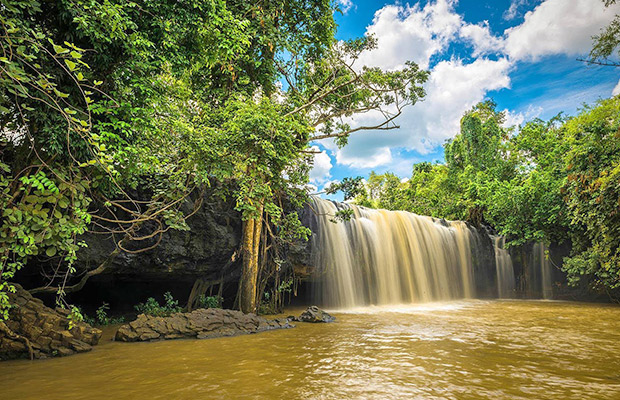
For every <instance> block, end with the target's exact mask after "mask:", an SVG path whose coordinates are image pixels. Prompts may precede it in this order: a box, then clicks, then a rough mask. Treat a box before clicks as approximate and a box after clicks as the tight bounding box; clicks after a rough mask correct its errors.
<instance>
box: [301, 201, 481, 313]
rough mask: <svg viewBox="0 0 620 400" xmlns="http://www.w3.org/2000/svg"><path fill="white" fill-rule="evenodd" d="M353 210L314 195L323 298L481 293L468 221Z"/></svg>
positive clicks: (334, 303) (355, 301) (393, 300)
mask: <svg viewBox="0 0 620 400" xmlns="http://www.w3.org/2000/svg"><path fill="white" fill-rule="evenodd" d="M341 207H350V208H351V209H352V210H353V217H352V218H351V220H350V221H346V222H337V223H333V222H331V221H330V220H333V218H334V215H335V214H336V212H337V211H338V206H337V205H336V204H335V203H333V202H331V201H327V200H322V199H319V198H314V199H313V200H312V208H313V209H314V212H315V213H316V215H317V216H318V218H319V224H318V232H317V234H316V235H315V236H314V238H313V249H314V254H315V257H316V264H315V265H317V266H318V267H319V268H318V270H319V271H321V272H320V274H321V276H319V277H317V279H316V280H317V295H318V298H319V299H318V300H319V301H320V302H321V303H323V304H325V305H328V306H330V307H340V308H347V307H354V306H363V305H368V304H398V303H412V302H428V301H436V300H448V299H455V298H471V297H474V296H475V289H474V279H473V268H472V249H471V245H470V242H471V235H472V233H471V231H470V229H469V228H468V227H467V225H466V224H465V223H464V222H460V221H444V220H438V219H435V218H431V217H424V216H419V215H416V214H412V213H409V212H405V211H386V210H372V209H367V208H364V207H357V206H353V205H351V206H349V205H341Z"/></svg>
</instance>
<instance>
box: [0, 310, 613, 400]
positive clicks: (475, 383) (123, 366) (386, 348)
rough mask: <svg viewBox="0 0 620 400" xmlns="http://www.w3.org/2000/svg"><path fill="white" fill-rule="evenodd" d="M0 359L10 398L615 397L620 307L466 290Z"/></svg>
mask: <svg viewBox="0 0 620 400" xmlns="http://www.w3.org/2000/svg"><path fill="white" fill-rule="evenodd" d="M334 314H335V315H336V317H337V318H338V319H337V322H336V323H333V324H326V325H313V324H299V325H298V327H297V328H296V329H290V330H282V331H273V332H267V333H263V334H259V335H252V336H241V337H235V338H221V339H211V340H178V341H167V342H156V343H113V342H104V343H102V344H101V345H100V346H97V347H96V348H95V350H94V351H93V352H91V353H87V354H81V355H76V356H72V357H68V358H62V359H52V360H45V361H38V362H30V361H16V362H5V363H2V364H0V375H1V376H2V377H3V380H4V382H5V383H4V385H3V386H2V389H1V391H2V393H0V394H2V396H0V398H2V399H5V398H6V399H63V400H71V399H243V398H249V399H252V398H256V399H269V398H271V399H317V398H319V399H349V398H352V399H403V398H408V399H409V398H420V399H422V398H424V399H426V398H446V399H478V398H488V399H519V398H530V399H543V398H545V399H546V398H549V399H568V398H574V399H584V398H600V399H618V398H620V308H619V307H614V306H605V305H592V304H576V303H564V302H548V301H545V302H533V301H492V302H484V301H461V302H455V303H443V304H442V303H431V304H424V305H420V306H385V307H366V308H363V309H356V310H353V311H347V312H346V313H345V312H337V311H336V312H334Z"/></svg>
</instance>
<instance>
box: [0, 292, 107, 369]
mask: <svg viewBox="0 0 620 400" xmlns="http://www.w3.org/2000/svg"><path fill="white" fill-rule="evenodd" d="M13 285H14V286H15V289H16V292H15V293H10V292H9V293H7V294H8V297H9V302H10V303H11V304H12V307H11V310H10V312H9V319H8V320H7V321H0V360H9V359H14V358H28V357H31V358H47V357H52V356H60V357H62V356H68V355H71V354H74V353H76V352H78V353H81V352H85V351H90V350H91V349H92V346H94V345H96V344H97V343H98V342H99V339H100V338H101V331H100V330H99V329H95V328H93V327H91V326H90V325H88V324H87V323H85V322H80V323H77V324H76V325H75V326H73V327H72V329H69V319H68V318H67V317H68V315H69V312H68V311H67V310H63V309H57V310H53V309H51V308H49V307H46V306H45V305H44V304H43V302H42V301H41V300H39V299H36V298H34V297H32V295H31V294H30V293H29V292H28V291H27V290H24V289H23V288H22V287H21V286H20V285H18V284H13Z"/></svg>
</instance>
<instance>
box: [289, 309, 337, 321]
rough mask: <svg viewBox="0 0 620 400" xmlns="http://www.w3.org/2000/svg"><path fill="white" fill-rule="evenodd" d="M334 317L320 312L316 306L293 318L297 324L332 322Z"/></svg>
mask: <svg viewBox="0 0 620 400" xmlns="http://www.w3.org/2000/svg"><path fill="white" fill-rule="evenodd" d="M335 320H336V317H333V316H331V315H329V314H328V313H326V312H325V311H323V310H321V309H320V308H318V307H317V306H310V307H308V308H307V309H306V311H304V312H302V313H301V315H300V316H299V317H297V318H295V321H299V322H311V323H317V322H334V321H335Z"/></svg>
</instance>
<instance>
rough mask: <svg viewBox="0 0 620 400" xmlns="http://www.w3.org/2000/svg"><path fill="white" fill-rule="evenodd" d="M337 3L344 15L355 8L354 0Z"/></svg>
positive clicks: (339, 0) (341, 0)
mask: <svg viewBox="0 0 620 400" xmlns="http://www.w3.org/2000/svg"><path fill="white" fill-rule="evenodd" d="M336 3H337V4H338V5H339V6H340V10H342V13H343V14H346V13H348V12H349V11H350V10H351V9H352V8H353V6H354V4H353V1H352V0H337V1H336Z"/></svg>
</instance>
